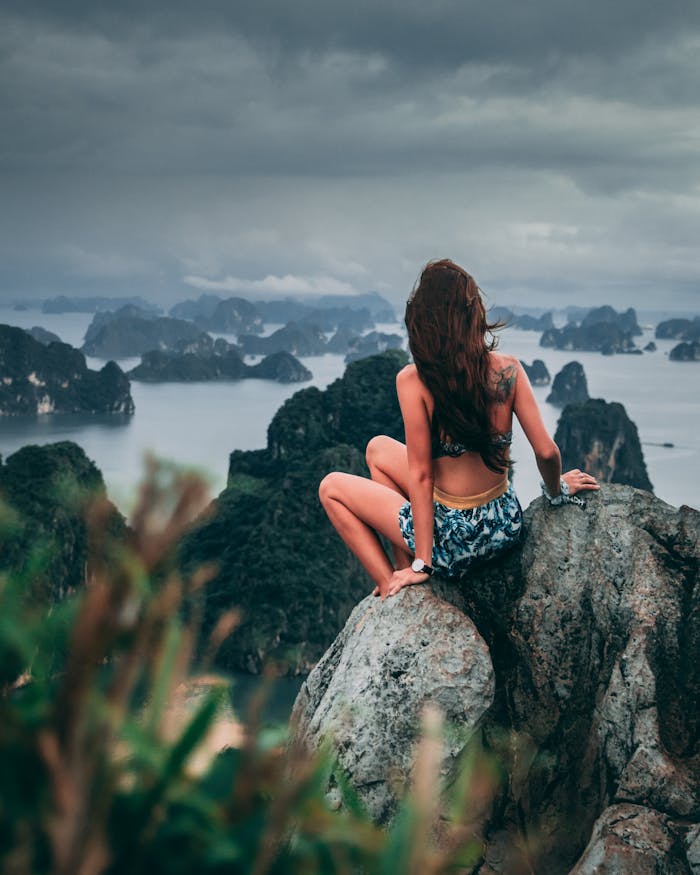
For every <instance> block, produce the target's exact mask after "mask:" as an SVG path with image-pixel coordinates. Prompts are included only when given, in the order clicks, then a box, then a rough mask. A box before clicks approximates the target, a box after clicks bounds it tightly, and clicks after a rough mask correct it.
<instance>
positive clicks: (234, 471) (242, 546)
mask: <svg viewBox="0 0 700 875" xmlns="http://www.w3.org/2000/svg"><path fill="white" fill-rule="evenodd" d="M405 363H406V356H405V354H404V353H402V352H397V351H392V352H386V353H383V354H382V355H379V356H373V357H371V358H367V359H363V360H361V361H358V362H354V363H353V364H351V365H349V366H348V368H347V370H346V372H345V374H344V376H343V377H342V378H340V379H338V380H336V381H335V382H334V383H333V384H332V385H330V386H329V387H328V388H327V389H326V390H325V391H320V390H319V389H316V388H309V389H303V390H301V391H300V392H296V393H295V394H294V395H293V396H292V398H290V399H289V400H288V401H287V402H286V403H285V404H284V405H283V406H282V407H281V408H280V410H279V411H278V412H277V414H276V415H275V417H274V419H273V420H272V423H271V424H270V427H269V429H268V446H267V448H266V449H263V450H255V451H252V452H243V451H235V452H233V453H232V454H231V458H230V465H229V478H228V486H227V488H226V489H225V490H224V491H223V492H222V493H221V494H220V495H219V497H218V498H217V499H216V501H215V502H213V506H212V507H211V508H210V509H209V511H208V513H207V514H206V515H205V517H204V519H203V520H202V522H201V523H200V525H198V526H197V527H196V528H195V529H194V530H193V531H192V532H191V533H190V534H188V535H187V536H186V537H185V538H184V539H183V542H182V544H181V545H180V556H181V562H182V564H183V567H184V568H186V569H190V568H194V567H196V566H197V565H198V564H200V563H202V562H211V561H214V562H216V563H218V573H217V574H216V576H215V577H214V579H213V580H212V581H211V582H210V583H209V585H208V586H207V589H206V604H205V629H211V628H213V626H214V625H215V624H216V622H217V620H218V619H219V617H221V616H222V614H223V613H224V612H226V611H228V610H231V609H235V610H238V611H240V612H241V624H240V626H239V627H238V628H237V631H236V634H235V635H234V636H233V637H232V638H230V639H229V640H228V641H227V642H225V643H224V645H223V646H222V648H221V650H220V653H219V661H220V663H221V664H222V665H224V666H226V667H228V668H237V669H243V670H245V671H249V672H259V671H261V670H262V668H263V666H264V665H265V663H266V662H267V661H269V660H275V661H278V662H281V663H282V664H283V665H284V667H285V669H286V670H287V671H288V672H290V673H300V672H306V671H308V670H309V669H310V668H311V666H313V665H314V664H315V663H316V661H317V660H318V659H319V658H320V656H321V655H322V653H323V652H324V650H325V649H326V648H327V647H328V645H329V644H330V642H331V641H332V640H333V638H334V637H335V635H336V634H337V632H338V631H339V629H341V628H342V625H343V623H344V622H345V620H346V619H347V617H348V615H349V613H350V611H351V610H352V608H353V607H354V605H355V604H356V603H357V602H358V600H359V599H360V598H362V596H363V595H365V594H366V592H367V590H368V588H369V580H368V579H367V578H366V577H365V575H364V573H363V572H362V570H361V568H360V566H359V564H358V562H357V560H356V559H355V558H354V557H353V556H352V555H351V554H350V552H349V551H348V550H347V548H346V547H345V546H344V545H343V543H342V542H341V540H340V539H339V538H338V535H337V534H336V532H335V530H334V529H333V527H332V526H331V524H330V523H329V522H328V520H327V518H326V515H325V513H324V511H323V509H322V507H321V505H320V503H319V500H318V495H317V491H318V484H319V482H320V481H321V480H322V478H323V477H324V476H325V474H327V473H328V472H329V471H334V470H336V471H338V470H339V471H347V472H348V473H351V474H365V475H366V474H367V473H368V472H367V470H366V468H365V464H364V450H365V447H366V445H367V442H368V441H369V439H370V438H371V437H373V436H374V435H376V434H388V435H391V436H393V437H397V438H399V439H403V423H402V420H401V412H400V410H399V406H398V401H397V399H396V389H395V378H396V374H397V373H398V371H399V370H400V369H401V367H403V365H404V364H405Z"/></svg>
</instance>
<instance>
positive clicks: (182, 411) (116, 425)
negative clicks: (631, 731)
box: [0, 308, 700, 516]
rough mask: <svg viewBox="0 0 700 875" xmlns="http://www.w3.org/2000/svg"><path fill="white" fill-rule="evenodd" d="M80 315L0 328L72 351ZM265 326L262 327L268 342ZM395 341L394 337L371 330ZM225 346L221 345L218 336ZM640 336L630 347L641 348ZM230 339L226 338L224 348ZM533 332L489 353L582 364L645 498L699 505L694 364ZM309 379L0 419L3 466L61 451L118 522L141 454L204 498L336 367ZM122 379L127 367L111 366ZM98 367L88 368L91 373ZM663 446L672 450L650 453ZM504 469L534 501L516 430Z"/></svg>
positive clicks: (181, 390) (29, 315)
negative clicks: (622, 432) (588, 347)
mask: <svg viewBox="0 0 700 875" xmlns="http://www.w3.org/2000/svg"><path fill="white" fill-rule="evenodd" d="M91 318H92V315H91V314H84V313H77V314H76V313H61V314H43V313H41V312H39V311H36V310H27V311H14V310H11V309H7V308H5V309H0V322H3V323H6V324H11V325H19V326H21V327H23V328H29V327H31V326H32V325H41V326H42V327H44V328H47V329H49V330H50V331H54V332H55V333H56V334H58V335H59V337H60V338H61V339H62V340H64V341H66V342H67V343H71V344H73V345H74V346H78V347H79V346H80V345H81V344H82V340H83V336H84V333H85V330H86V328H87V326H88V325H89V323H90V321H91ZM274 327H276V326H268V332H269V331H272V330H273V328H274ZM378 328H379V329H380V330H394V331H397V330H399V329H398V326H396V325H392V326H386V325H384V326H378ZM224 336H225V335H224ZM652 337H653V330H652V329H651V328H648V329H645V334H644V337H642V338H637V343H638V345H639V346H644V345H645V344H646V342H647V341H648V340H650V339H652ZM229 339H233V338H229ZM538 343H539V333H537V332H529V331H518V330H516V329H505V330H504V331H503V332H502V334H501V344H500V349H501V351H503V352H508V353H512V354H513V355H517V356H518V357H519V358H521V359H523V360H524V361H526V362H527V363H530V362H532V360H533V359H534V358H541V359H543V360H544V362H545V363H546V365H547V367H548V369H549V372H550V374H551V375H552V377H554V375H555V374H556V373H557V371H559V370H560V369H561V368H562V367H563V365H565V364H566V363H567V362H569V361H572V360H574V359H576V360H578V361H580V362H581V363H582V364H583V367H584V370H585V372H586V377H587V378H588V389H589V393H590V395H591V396H592V397H594V398H605V399H606V400H607V401H619V402H621V403H622V404H624V406H625V408H626V410H627V413H628V415H629V416H630V417H631V419H632V420H633V421H634V422H635V423H636V425H637V428H638V430H639V435H640V439H641V440H642V443H643V449H644V456H645V460H646V463H647V468H648V471H649V477H650V479H651V482H652V483H653V485H654V491H655V493H656V494H657V495H658V496H659V497H660V498H662V499H664V500H665V501H667V502H669V503H670V504H673V505H680V504H690V505H692V506H694V507H698V506H699V501H698V497H697V488H696V487H697V483H698V476H697V470H698V463H699V462H700V392H698V387H699V386H700V364H698V363H692V362H689V363H682V362H671V361H669V359H668V351H669V350H670V349H671V348H672V347H673V346H674V344H675V343H676V341H656V343H657V346H658V351H657V352H654V353H644V355H641V356H602V355H600V354H599V353H587V352H577V353H571V352H560V351H557V350H549V349H541V348H540V347H539V345H538ZM302 361H303V362H304V364H305V365H306V366H307V367H308V368H309V369H310V370H311V372H312V374H313V375H314V376H313V380H312V381H311V383H306V384H301V385H300V384H295V385H280V384H278V383H274V382H270V381H267V380H243V381H241V382H224V383H189V384H188V383H170V384H168V383H164V384H145V383H132V395H133V398H134V403H135V405H136V412H135V414H134V416H133V417H128V418H126V417H125V418H122V417H113V416H85V415H80V414H72V415H68V414H63V415H59V414H51V415H45V416H41V417H37V416H32V417H27V416H21V417H0V453H2V455H3V456H4V457H6V456H8V455H9V454H10V453H12V452H13V451H14V450H16V449H18V448H19V447H21V446H24V445H25V444H29V443H39V444H43V443H50V442H53V441H58V440H73V441H76V442H77V443H78V444H80V445H81V446H82V447H83V449H84V450H85V452H86V453H87V455H88V456H89V457H90V458H91V459H92V460H93V461H94V462H95V463H96V464H97V466H98V467H99V468H100V470H101V471H102V473H103V476H104V479H105V482H106V484H107V488H108V491H109V494H110V496H111V498H112V500H113V501H114V502H115V503H116V504H117V505H118V506H119V508H120V509H121V510H122V511H123V512H124V513H125V514H126V515H127V516H128V515H129V513H130V510H131V508H132V506H133V503H134V500H135V495H136V488H137V485H138V483H139V480H140V478H141V475H142V472H143V458H144V453H145V452H146V451H151V452H154V453H156V454H157V455H158V456H160V457H162V458H166V459H169V460H172V461H175V462H177V463H179V464H182V465H185V466H188V467H194V468H197V469H198V470H200V471H201V472H202V473H204V474H205V475H206V476H207V477H208V479H209V482H210V484H211V491H212V494H216V493H218V492H219V491H220V490H221V489H222V488H223V487H224V486H225V483H226V472H227V468H228V455H229V453H230V452H231V450H233V449H244V450H247V449H257V448H259V447H263V446H265V442H266V434H267V427H268V425H269V423H270V420H271V419H272V417H273V415H274V413H275V411H276V410H277V409H278V408H279V407H280V405H281V404H282V403H283V402H284V401H285V400H286V399H287V398H289V397H290V396H291V395H292V394H293V393H294V392H296V391H298V389H300V388H302V386H306V385H314V386H318V387H319V388H324V387H325V386H327V385H328V384H329V383H330V382H332V381H333V380H334V379H336V378H337V377H338V376H340V375H341V374H342V373H343V370H344V367H345V366H344V363H343V357H342V356H338V355H326V356H318V357H311V358H304V359H302ZM119 363H120V365H121V366H122V367H123V368H124V369H125V370H126V369H128V368H130V367H132V366H133V365H134V364H137V363H138V359H124V360H122V361H120V362H119ZM102 364H104V362H103V361H102V360H100V359H94V358H88V365H89V367H92V368H99V367H101V366H102ZM535 394H536V396H537V398H538V400H539V401H540V402H541V408H542V413H543V417H544V420H545V422H546V424H547V426H548V427H549V428H550V429H551V433H552V434H554V430H555V428H556V423H557V419H558V417H559V413H560V410H559V409H558V408H555V407H552V406H551V405H549V404H547V403H546V402H545V398H546V396H547V395H548V394H549V387H547V386H544V387H535ZM667 441H670V442H672V443H673V444H674V447H673V448H665V447H660V446H654V444H661V443H663V442H667ZM512 455H513V458H514V459H516V461H517V463H518V464H517V468H516V474H515V485H516V489H517V492H518V495H519V497H520V500H521V503H522V504H523V507H525V506H527V504H529V503H530V501H531V500H532V499H533V498H535V497H536V496H537V495H538V494H539V485H538V484H539V474H538V472H537V469H536V467H535V464H534V458H533V455H532V451H531V449H530V447H529V445H528V443H527V441H526V440H525V438H524V436H523V434H522V432H521V431H520V430H519V428H518V426H517V423H516V426H515V435H514V444H513V451H512Z"/></svg>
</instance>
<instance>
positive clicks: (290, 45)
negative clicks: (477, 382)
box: [0, 0, 700, 311]
mask: <svg viewBox="0 0 700 875" xmlns="http://www.w3.org/2000/svg"><path fill="white" fill-rule="evenodd" d="M142 6H143V4H139V3H136V2H134V0H124V2H120V3H117V2H111V3H110V2H103V3H94V2H87V0H65V2H61V3H60V4H58V3H54V2H49V0H21V2H20V0H3V2H2V5H1V6H0V112H1V116H0V117H1V118H2V119H3V124H2V128H1V129H0V198H1V199H2V205H3V209H2V211H1V213H0V300H5V301H8V300H11V299H15V298H19V297H23V296H24V297H26V298H41V297H46V296H52V295H57V294H84V295H88V294H95V295H97V294H124V295H131V294H140V295H143V296H144V297H147V298H150V299H152V300H157V301H159V302H160V303H162V304H164V305H169V304H171V303H173V302H175V301H177V300H181V299H183V298H186V297H196V296H198V295H199V294H200V293H201V292H202V291H214V292H217V293H218V294H222V295H229V294H241V295H244V296H251V297H284V296H285V295H288V294H290V295H294V294H300V293H301V294H304V293H307V294H308V293H326V294H328V293H331V294H332V293H334V292H336V293H348V292H353V291H357V292H361V291H367V290H370V289H376V290H377V291H379V292H380V293H381V294H383V295H384V296H386V297H387V298H388V299H389V300H391V301H392V303H394V304H395V305H396V306H397V309H398V308H400V306H401V304H402V302H403V301H404V300H405V297H406V294H407V292H408V290H409V289H410V287H411V286H412V284H413V282H414V281H415V278H416V275H417V273H418V271H419V270H420V267H421V266H422V264H423V263H424V262H425V261H426V260H428V259H429V258H435V257H444V256H448V257H450V258H453V259H454V260H456V261H458V262H460V263H461V264H463V265H464V266H465V267H466V268H467V269H468V270H470V271H471V272H472V273H473V274H474V276H475V277H476V279H477V281H478V282H479V284H480V285H481V286H482V288H484V290H485V291H486V292H487V293H488V295H489V298H490V300H491V301H492V302H494V303H502V304H510V305H514V306H517V305H521V306H523V307H527V306H539V307H559V308H560V307H563V306H566V305H567V304H586V305H597V304H603V303H611V304H613V306H615V307H618V308H626V307H628V306H635V307H636V308H638V309H653V310H657V309H666V310H674V309H675V310H688V311H698V310H700V306H699V304H700V260H699V259H698V257H697V247H698V240H700V173H699V171H700V113H699V112H698V98H697V95H698V94H700V60H699V59H700V52H699V51H698V50H699V49H700V4H698V3H697V2H695V0H669V2H667V3H666V4H663V5H661V4H639V3H635V2H632V0H619V2H616V3H614V4H610V3H607V2H603V0H593V2H591V3H589V4H580V3H578V2H576V3H574V2H572V0H566V2H561V0H533V2H532V3H529V4H522V3H519V2H516V0H509V2H494V3H491V4H483V3H479V4H477V3H476V2H472V0H469V2H456V0H445V2H440V3H425V2H423V3H419V2H417V0H410V2H406V3H404V4H402V6H401V9H400V10H399V9H398V8H397V4H394V3H390V2H388V0H373V2H359V3H355V4H347V3H341V2H338V0H325V2H320V0H299V2H297V3H295V4H293V5H290V4H288V3H286V2H284V0H239V2H236V3H235V4H230V8H228V6H229V4H225V3H221V2H220V0H203V2H201V3H199V4H197V5H196V7H194V6H192V5H191V4H186V3H184V2H182V0H169V2H167V3H166V2H164V0H154V2H153V3H149V4H148V13H147V14H146V13H145V12H144V10H143V8H142Z"/></svg>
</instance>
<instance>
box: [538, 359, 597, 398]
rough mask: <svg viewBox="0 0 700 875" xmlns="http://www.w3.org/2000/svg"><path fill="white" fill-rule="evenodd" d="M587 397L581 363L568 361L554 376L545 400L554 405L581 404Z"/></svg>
mask: <svg viewBox="0 0 700 875" xmlns="http://www.w3.org/2000/svg"><path fill="white" fill-rule="evenodd" d="M588 398H589V395H588V382H587V380H586V374H585V372H584V370H583V365H582V364H581V363H580V362H569V363H568V364H566V365H564V367H563V368H562V369H561V370H560V371H559V373H558V374H557V375H556V376H555V377H554V382H553V383H552V391H551V392H550V393H549V395H548V396H547V402H548V403H549V404H553V405H554V406H555V407H565V406H566V405H567V404H581V403H583V402H584V401H588Z"/></svg>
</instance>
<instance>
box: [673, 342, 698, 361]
mask: <svg viewBox="0 0 700 875" xmlns="http://www.w3.org/2000/svg"><path fill="white" fill-rule="evenodd" d="M668 357H669V359H671V361H672V362H698V361H700V341H698V340H692V341H690V342H688V343H685V342H683V343H679V344H677V345H676V346H674V347H673V349H672V350H671V352H670V353H669V354H668Z"/></svg>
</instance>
